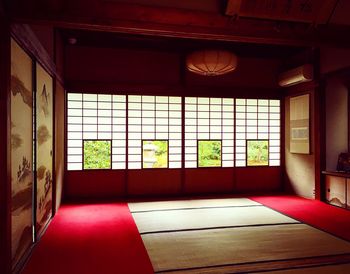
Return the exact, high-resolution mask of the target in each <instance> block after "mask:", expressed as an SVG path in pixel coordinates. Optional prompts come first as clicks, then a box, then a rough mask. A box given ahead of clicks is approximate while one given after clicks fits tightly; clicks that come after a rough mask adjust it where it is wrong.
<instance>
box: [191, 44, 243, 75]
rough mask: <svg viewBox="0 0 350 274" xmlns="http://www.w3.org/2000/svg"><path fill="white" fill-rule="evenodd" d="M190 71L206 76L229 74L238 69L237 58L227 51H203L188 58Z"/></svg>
mask: <svg viewBox="0 0 350 274" xmlns="http://www.w3.org/2000/svg"><path fill="white" fill-rule="evenodd" d="M186 67H187V69H188V70H189V71H192V72H194V73H197V74H200V75H205V76H217V75H222V74H226V73H229V72H231V71H233V70H235V68H236V67H237V56H236V55H235V54H233V53H232V52H230V51H227V50H202V51H196V52H193V53H191V54H190V55H188V56H187V59H186Z"/></svg>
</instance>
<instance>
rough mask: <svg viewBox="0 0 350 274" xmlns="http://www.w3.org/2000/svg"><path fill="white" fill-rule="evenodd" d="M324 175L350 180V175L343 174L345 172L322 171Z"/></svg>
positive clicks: (347, 173)
mask: <svg viewBox="0 0 350 274" xmlns="http://www.w3.org/2000/svg"><path fill="white" fill-rule="evenodd" d="M322 174H324V175H331V176H336V177H343V178H350V173H349V172H343V171H332V170H325V171H322Z"/></svg>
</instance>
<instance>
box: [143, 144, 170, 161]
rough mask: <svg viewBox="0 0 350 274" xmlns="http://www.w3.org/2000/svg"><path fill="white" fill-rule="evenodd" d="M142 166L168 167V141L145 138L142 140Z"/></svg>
mask: <svg viewBox="0 0 350 274" xmlns="http://www.w3.org/2000/svg"><path fill="white" fill-rule="evenodd" d="M142 153H143V155H142V156H143V162H142V167H143V168H167V167H168V141H164V140H147V141H143V142H142Z"/></svg>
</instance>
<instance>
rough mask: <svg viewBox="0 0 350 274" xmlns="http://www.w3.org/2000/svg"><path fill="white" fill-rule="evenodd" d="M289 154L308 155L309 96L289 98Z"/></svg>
mask: <svg viewBox="0 0 350 274" xmlns="http://www.w3.org/2000/svg"><path fill="white" fill-rule="evenodd" d="M289 103H290V105H289V107H290V108H289V109H290V116H289V127H290V131H289V132H290V134H289V136H290V152H291V153H300V154H310V95H309V94H304V95H300V96H296V97H292V98H290V101H289Z"/></svg>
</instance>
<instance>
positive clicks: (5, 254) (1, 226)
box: [0, 3, 11, 273]
mask: <svg viewBox="0 0 350 274" xmlns="http://www.w3.org/2000/svg"><path fill="white" fill-rule="evenodd" d="M0 4H1V3H0ZM0 9H1V10H0V109H1V111H0V126H1V130H0V143H1V146H0V178H1V180H0V247H1V248H0V273H11V166H10V163H11V159H10V150H11V135H10V129H11V122H10V73H11V71H10V70H11V59H10V56H11V48H10V45H11V40H10V27H9V23H8V21H7V19H6V18H5V13H4V11H3V10H2V7H0Z"/></svg>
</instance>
